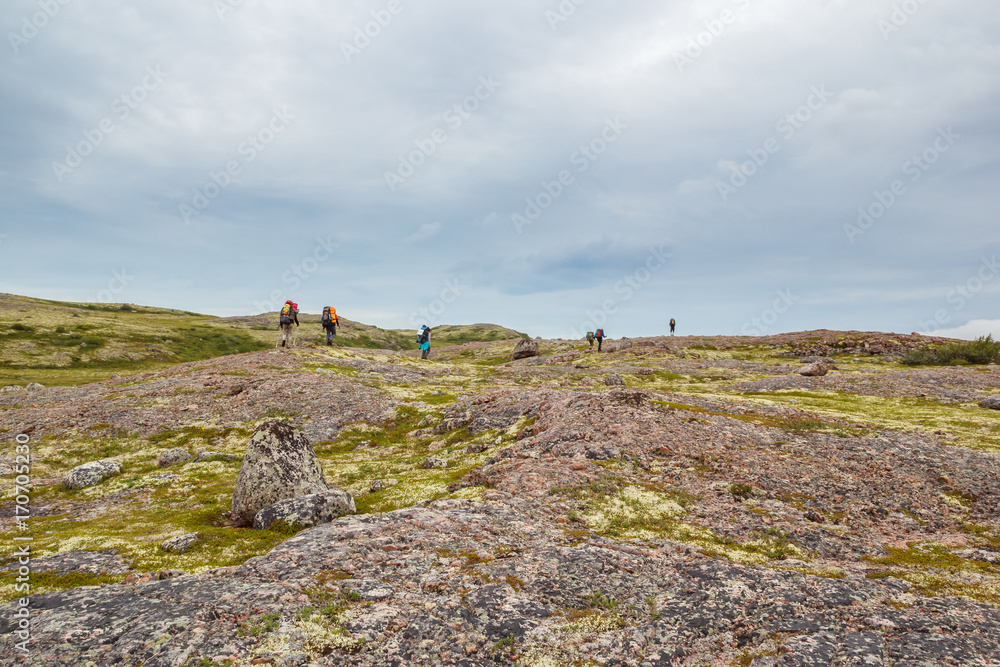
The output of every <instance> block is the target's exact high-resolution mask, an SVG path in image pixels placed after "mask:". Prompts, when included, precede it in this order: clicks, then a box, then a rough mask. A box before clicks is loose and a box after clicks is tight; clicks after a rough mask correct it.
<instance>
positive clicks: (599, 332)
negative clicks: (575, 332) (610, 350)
mask: <svg viewBox="0 0 1000 667" xmlns="http://www.w3.org/2000/svg"><path fill="white" fill-rule="evenodd" d="M594 340H596V341H597V351H598V352H600V351H601V343H602V342H603V341H604V329H598V330H597V331H595V332H594Z"/></svg>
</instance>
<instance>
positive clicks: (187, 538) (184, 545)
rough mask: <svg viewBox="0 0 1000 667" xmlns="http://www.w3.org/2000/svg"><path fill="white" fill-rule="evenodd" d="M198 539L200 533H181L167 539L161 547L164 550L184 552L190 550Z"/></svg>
mask: <svg viewBox="0 0 1000 667" xmlns="http://www.w3.org/2000/svg"><path fill="white" fill-rule="evenodd" d="M197 541H198V533H188V534H187V535H181V536H180V537H174V538H171V539H169V540H165V541H164V542H163V544H161V545H160V548H161V549H163V550H164V551H172V552H173V553H176V554H182V553H185V552H187V551H188V550H190V549H191V547H192V546H194V543H195V542H197Z"/></svg>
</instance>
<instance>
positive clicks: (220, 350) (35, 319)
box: [0, 294, 524, 386]
mask: <svg viewBox="0 0 1000 667" xmlns="http://www.w3.org/2000/svg"><path fill="white" fill-rule="evenodd" d="M277 321H278V316H277V313H265V314H261V315H252V316H242V317H214V316H211V315H201V314H198V313H191V312H186V311H181V310H171V309H166V308H152V307H147V306H135V305H131V304H92V303H69V302H61V301H48V300H45V299H35V298H31V297H23V296H16V295H12V294H0V385H6V384H22V385H23V384H27V383H29V382H39V383H41V384H44V385H47V386H49V385H70V384H73V385H75V384H83V383H86V382H94V381H98V380H103V379H106V378H108V377H110V376H111V375H112V374H113V373H118V374H120V375H126V374H134V373H139V372H143V371H148V370H155V369H159V368H166V367H168V366H171V365H174V364H177V363H182V362H186V361H200V360H203V359H210V358H213V357H218V356H222V355H227V354H236V353H241V352H252V351H256V350H265V349H269V348H271V347H273V346H274V343H275V340H276V339H277V335H278V331H277ZM299 321H300V322H301V325H302V326H301V327H300V328H299V330H298V334H299V340H298V344H299V345H320V344H322V343H323V342H324V334H323V330H322V328H321V327H320V325H319V321H320V316H319V315H309V314H301V315H300V316H299ZM341 324H342V327H341V329H340V330H339V331H338V335H337V339H336V345H337V346H338V347H361V348H373V349H390V350H407V349H415V348H416V342H415V336H414V332H411V331H409V330H396V331H394V330H385V329H379V328H378V327H374V326H371V325H367V324H362V323H360V322H354V321H351V320H348V319H346V318H343V317H342V318H341ZM435 333H436V334H438V335H436V336H435V339H434V341H435V343H436V344H439V345H444V344H450V343H457V342H468V341H494V340H504V339H510V338H519V337H523V336H524V334H520V333H518V332H516V331H512V330H510V329H504V328H503V327H499V326H496V325H493V324H475V325H467V326H466V325H463V326H442V327H440V328H439V329H436V330H435Z"/></svg>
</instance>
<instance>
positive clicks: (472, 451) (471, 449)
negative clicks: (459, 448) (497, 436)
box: [465, 442, 490, 454]
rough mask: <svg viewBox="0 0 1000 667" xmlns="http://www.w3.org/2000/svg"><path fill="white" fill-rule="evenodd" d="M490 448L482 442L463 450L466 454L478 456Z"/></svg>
mask: <svg viewBox="0 0 1000 667" xmlns="http://www.w3.org/2000/svg"><path fill="white" fill-rule="evenodd" d="M489 448H490V446H489V445H487V444H486V443H483V442H474V443H472V444H471V445H469V446H468V447H466V448H465V452H466V453H467V454H478V453H480V452H485V451H486V450H487V449H489Z"/></svg>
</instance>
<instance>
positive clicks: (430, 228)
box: [405, 222, 444, 243]
mask: <svg viewBox="0 0 1000 667" xmlns="http://www.w3.org/2000/svg"><path fill="white" fill-rule="evenodd" d="M442 229H444V224H442V223H440V222H427V223H424V224H422V225H420V229H419V230H418V231H417V232H415V233H413V234H410V235H409V236H407V237H406V239H405V241H406V242H407V243H416V242H417V241H423V240H424V239H429V238H430V237H432V236H436V235H437V234H439V233H440V232H441V230H442Z"/></svg>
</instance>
